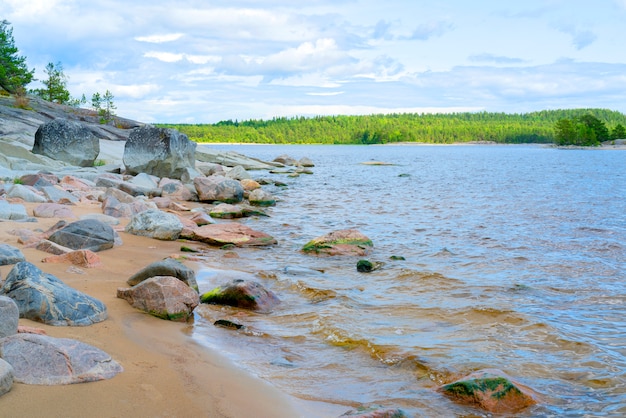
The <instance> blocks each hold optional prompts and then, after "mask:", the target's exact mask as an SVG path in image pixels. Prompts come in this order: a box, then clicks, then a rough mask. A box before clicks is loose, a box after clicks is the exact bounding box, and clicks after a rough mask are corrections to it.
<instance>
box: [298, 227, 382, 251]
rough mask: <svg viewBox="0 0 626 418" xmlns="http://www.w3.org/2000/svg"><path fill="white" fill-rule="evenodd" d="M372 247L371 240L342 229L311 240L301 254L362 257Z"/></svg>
mask: <svg viewBox="0 0 626 418" xmlns="http://www.w3.org/2000/svg"><path fill="white" fill-rule="evenodd" d="M373 245H374V244H373V243H372V240H370V239H369V238H368V237H366V236H365V235H363V234H362V233H361V232H359V231H357V230H356V229H344V230H341V231H335V232H331V233H328V234H326V235H322V236H321V237H317V238H315V239H312V240H311V241H309V242H308V243H306V244H305V245H304V247H302V252H304V253H305V254H313V255H329V256H335V255H355V256H364V255H366V254H367V253H368V251H369V249H370V248H371V247H372V246H373Z"/></svg>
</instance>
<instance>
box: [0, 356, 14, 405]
mask: <svg viewBox="0 0 626 418" xmlns="http://www.w3.org/2000/svg"><path fill="white" fill-rule="evenodd" d="M12 387H13V367H11V365H10V364H9V363H7V362H6V361H4V360H2V359H1V358H0V396H2V395H4V394H5V393H7V392H9V391H10V390H11V388H12Z"/></svg>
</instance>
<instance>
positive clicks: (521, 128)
mask: <svg viewBox="0 0 626 418" xmlns="http://www.w3.org/2000/svg"><path fill="white" fill-rule="evenodd" d="M588 114H590V115H593V116H595V117H596V118H598V119H599V120H600V121H602V122H603V123H604V124H605V125H606V127H607V128H608V129H609V130H610V129H613V128H614V127H616V126H617V125H624V126H626V115H624V114H623V113H620V112H617V111H612V110H606V109H567V110H543V111H540V112H532V113H522V114H507V113H491V112H477V113H470V112H468V113H449V114H417V113H406V114H386V115H369V116H316V117H310V118H306V117H293V118H274V119H271V120H246V121H241V122H239V121H232V120H228V121H222V122H218V123H215V124H159V125H158V126H161V127H168V128H175V129H178V130H179V131H180V132H182V133H184V134H186V135H187V136H188V137H189V138H190V139H191V140H193V141H196V142H229V143H257V144H389V143H397V142H419V143H432V144H451V143H462V142H475V141H492V142H496V143H508V144H519V143H552V142H555V125H556V123H557V122H558V121H559V120H562V119H575V118H580V117H582V116H584V115H588Z"/></svg>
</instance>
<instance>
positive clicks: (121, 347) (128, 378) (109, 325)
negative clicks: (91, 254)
mask: <svg viewBox="0 0 626 418" xmlns="http://www.w3.org/2000/svg"><path fill="white" fill-rule="evenodd" d="M24 205H25V206H26V208H27V212H28V213H29V214H32V208H33V207H34V205H33V204H28V203H26V204H24ZM71 208H72V210H73V211H74V213H75V214H76V216H80V215H82V214H85V213H90V212H93V211H95V209H96V208H97V209H99V206H95V205H84V204H79V205H78V206H72V207H71ZM38 220H39V222H37V223H18V222H11V221H6V222H0V232H2V233H3V234H2V236H3V237H4V238H3V240H2V242H4V243H6V244H10V245H13V246H15V247H17V248H20V250H21V251H22V253H23V254H24V256H25V258H26V260H27V261H29V262H31V263H33V264H34V265H36V266H37V267H39V268H40V269H41V270H43V271H44V272H46V273H49V274H52V275H54V276H56V277H57V278H59V279H61V280H62V281H63V282H65V283H66V284H67V285H69V286H71V287H73V288H75V289H77V290H79V291H81V292H84V293H86V294H88V295H90V296H93V297H95V298H97V299H99V300H101V301H102V302H103V303H105V305H106V306H107V311H108V318H107V319H106V320H105V321H102V322H100V323H97V324H93V325H90V326H86V327H55V326H49V325H45V324H41V323H39V322H34V321H31V320H27V319H23V318H20V320H19V324H20V325H23V326H29V327H35V328H40V329H43V330H44V331H45V332H46V333H47V334H48V335H49V336H52V337H57V338H71V339H75V340H79V341H82V342H84V343H87V344H90V345H93V346H95V347H97V348H99V349H101V350H103V351H105V352H107V353H108V354H109V355H110V356H111V357H112V358H113V359H115V360H116V361H117V362H118V363H120V364H121V365H122V367H123V368H124V371H123V372H122V373H120V374H118V375H117V376H115V377H113V378H111V379H108V380H103V381H97V382H89V383H79V384H73V385H61V386H40V385H25V384H19V383H15V384H14V385H13V388H12V390H11V391H10V392H8V393H7V394H5V395H3V396H2V397H1V398H0V405H1V406H2V409H3V410H5V411H13V414H14V415H13V416H28V417H59V418H60V417H84V416H85V411H89V416H93V417H123V416H137V417H160V416H162V417H175V416H198V417H200V416H202V417H246V416H255V417H267V418H274V417H275V418H281V417H285V418H287V417H296V416H302V417H306V416H310V417H314V416H320V415H315V411H316V410H317V409H318V408H317V407H316V405H315V402H308V401H305V400H301V399H298V398H295V397H293V396H291V395H289V394H286V393H284V392H282V391H280V390H279V389H277V388H275V387H273V386H272V385H271V384H270V383H268V382H265V381H263V380H261V379H260V378H257V377H255V376H253V375H251V374H248V373H247V372H246V371H245V370H243V369H241V368H239V367H237V366H236V365H234V364H232V362H231V361H230V360H228V359H227V358H226V357H223V356H222V355H220V353H219V352H215V351H213V350H211V349H209V348H207V347H204V346H202V345H200V344H199V343H198V342H196V341H194V340H193V338H192V336H191V335H190V331H191V329H192V325H191V324H186V323H178V322H171V321H166V320H162V319H158V318H155V317H153V316H150V315H148V314H146V313H143V312H141V311H138V310H136V309H134V308H133V307H131V306H130V305H129V304H128V302H127V301H125V300H123V299H118V298H117V296H116V291H117V288H118V287H127V284H126V280H127V279H128V277H130V276H131V275H132V274H134V273H135V272H136V271H138V270H140V269H141V268H143V267H145V266H146V265H148V264H150V263H152V262H154V261H157V260H160V259H163V258H166V257H168V256H169V255H171V254H175V253H179V250H180V242H178V241H169V242H168V241H159V240H154V239H151V238H146V237H140V236H135V235H132V234H127V233H125V232H123V231H122V232H120V231H118V233H119V235H120V237H121V238H122V241H123V244H122V245H121V246H116V247H114V248H112V249H109V250H105V251H101V252H98V253H97V254H98V256H99V257H100V258H101V261H102V265H101V266H100V267H96V268H81V269H79V270H78V269H76V268H75V267H72V268H71V269H70V267H71V265H69V264H65V263H59V264H53V263H42V262H41V260H42V259H43V258H44V257H46V256H48V255H49V254H47V253H44V252H42V251H39V250H35V249H32V248H24V247H23V245H20V244H18V243H17V237H16V236H14V235H11V234H10V233H9V232H10V231H11V230H13V229H18V228H26V229H33V230H34V229H41V230H45V229H47V228H48V227H49V226H52V225H53V224H54V223H56V221H57V220H58V219H56V218H47V219H42V218H38ZM71 221H72V220H68V222H71ZM122 223H123V222H122ZM120 226H122V225H120ZM116 229H118V230H119V229H120V228H116ZM190 267H192V268H194V270H197V266H195V265H192V266H190ZM12 268H13V265H7V266H1V267H0V275H1V277H6V275H7V274H8V273H9V271H10V270H11V269H12ZM319 406H320V407H321V409H325V408H324V407H323V406H322V405H319ZM326 406H327V407H330V409H334V408H333V407H332V406H330V405H326ZM138 411H139V412H138ZM341 411H343V412H345V410H343V408H341ZM333 413H335V411H333ZM341 413H342V412H340V413H337V414H336V415H335V416H338V415H340V414H341Z"/></svg>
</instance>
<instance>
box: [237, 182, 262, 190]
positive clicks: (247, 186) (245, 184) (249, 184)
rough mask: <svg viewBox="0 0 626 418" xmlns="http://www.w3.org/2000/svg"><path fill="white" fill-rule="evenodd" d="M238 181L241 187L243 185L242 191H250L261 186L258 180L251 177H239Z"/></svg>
mask: <svg viewBox="0 0 626 418" xmlns="http://www.w3.org/2000/svg"><path fill="white" fill-rule="evenodd" d="M239 183H241V187H243V190H244V192H251V191H252V190H255V189H260V188H261V185H260V184H259V182H257V181H256V180H252V179H241V180H239Z"/></svg>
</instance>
